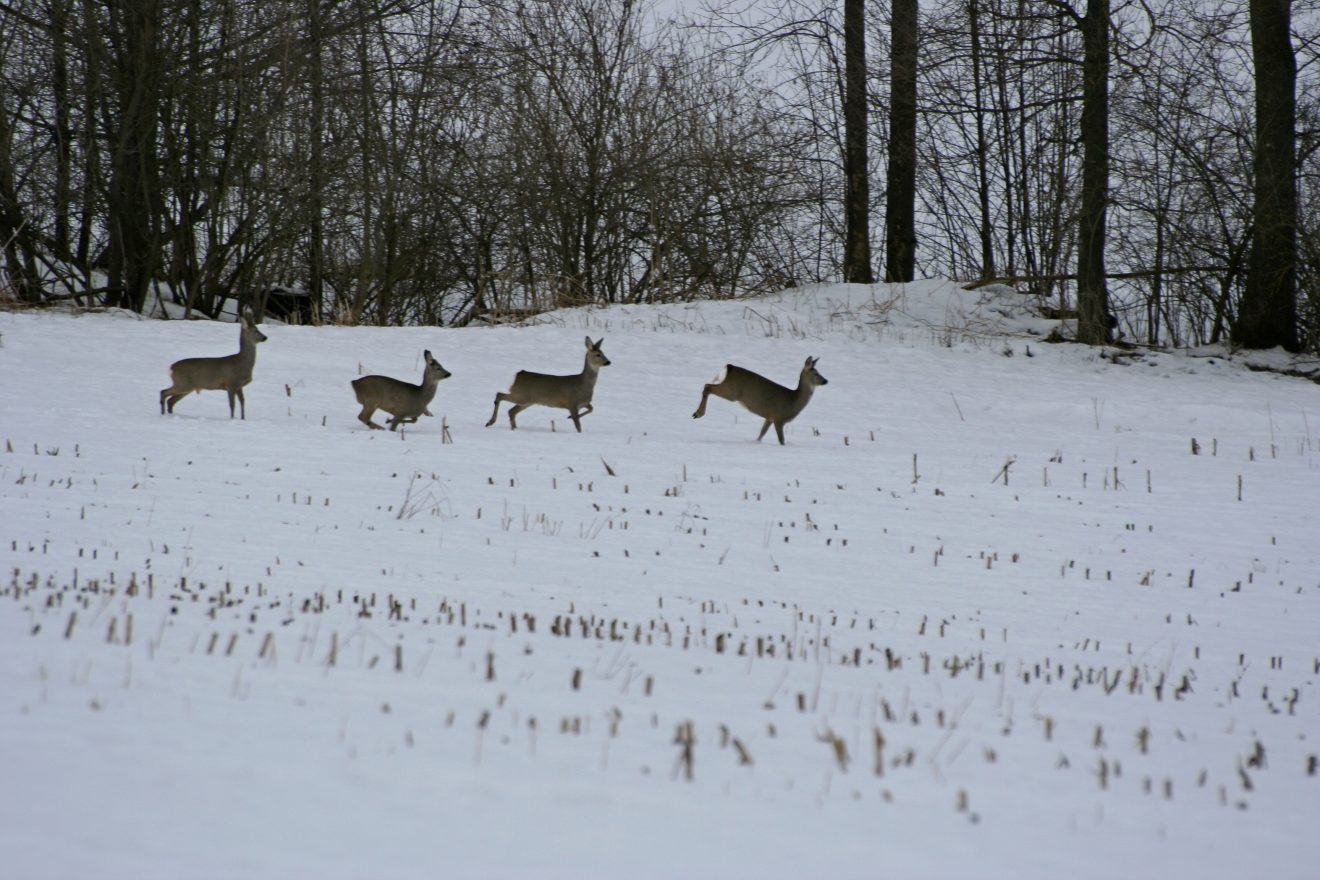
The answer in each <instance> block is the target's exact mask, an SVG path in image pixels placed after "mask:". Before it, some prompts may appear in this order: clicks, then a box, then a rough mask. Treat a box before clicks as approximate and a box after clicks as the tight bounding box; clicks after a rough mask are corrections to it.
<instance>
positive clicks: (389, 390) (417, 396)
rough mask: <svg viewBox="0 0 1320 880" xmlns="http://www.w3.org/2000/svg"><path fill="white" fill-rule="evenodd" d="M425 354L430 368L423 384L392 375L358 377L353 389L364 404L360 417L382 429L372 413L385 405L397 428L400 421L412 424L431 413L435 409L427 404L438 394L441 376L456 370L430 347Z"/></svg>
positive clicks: (368, 423) (378, 429)
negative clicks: (435, 355) (445, 364)
mask: <svg viewBox="0 0 1320 880" xmlns="http://www.w3.org/2000/svg"><path fill="white" fill-rule="evenodd" d="M422 357H424V358H426V368H425V371H424V372H423V373H422V384H420V385H413V384H411V383H409V382H401V381H399V380H398V379H391V378H390V377H389V376H363V377H362V378H360V379H354V380H353V393H354V394H356V395H357V400H358V403H360V404H362V412H360V413H358V421H360V422H361V423H362V424H364V425H366V426H367V427H368V428H371V429H372V430H373V431H382V430H384V429H383V428H382V427H381V426H380V425H378V424H376V423H375V422H373V421H372V420H371V415H372V413H374V412H375V411H376V410H378V409H383V410H385V412H387V413H389V414H390V415H391V416H392V418H391V419H389V421H388V424H389V426H390V430H391V431H393V430H396V429H397V428H398V427H399V425H407V424H411V423H412V422H415V421H417V419H418V418H420V417H421V416H429V415H430V414H431V413H430V411H429V410H428V409H427V408H426V405H427V404H429V403H430V402H431V400H432V398H434V397H435V387H436V386H437V385H439V384H440V380H441V379H448V378H449V377H450V376H452V375H453V373H450V372H449V371H448V370H446V369H445V368H444V367H442V366H440V362H439V361H438V360H436V359H435V358H433V357H431V353H430V352H429V351H424V352H422Z"/></svg>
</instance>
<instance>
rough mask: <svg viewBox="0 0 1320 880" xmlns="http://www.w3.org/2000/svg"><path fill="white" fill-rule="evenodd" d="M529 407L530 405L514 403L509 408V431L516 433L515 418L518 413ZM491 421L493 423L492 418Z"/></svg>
mask: <svg viewBox="0 0 1320 880" xmlns="http://www.w3.org/2000/svg"><path fill="white" fill-rule="evenodd" d="M529 406H531V404H530V403H516V404H514V405H513V406H511V407H509V430H511V431H516V430H517V429H518V422H517V420H516V418H515V417H516V416H517V415H518V413H520V412H522V411H523V410H525V409H527V407H529ZM492 421H494V419H493V418H492Z"/></svg>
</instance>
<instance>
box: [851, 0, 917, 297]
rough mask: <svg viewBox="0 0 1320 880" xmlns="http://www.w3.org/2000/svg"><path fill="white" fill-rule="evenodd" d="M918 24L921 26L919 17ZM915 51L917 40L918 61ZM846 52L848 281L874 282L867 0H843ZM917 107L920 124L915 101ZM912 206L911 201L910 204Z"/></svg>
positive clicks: (914, 117) (914, 109) (906, 0)
mask: <svg viewBox="0 0 1320 880" xmlns="http://www.w3.org/2000/svg"><path fill="white" fill-rule="evenodd" d="M904 2H910V0H904ZM913 5H914V7H915V3H913ZM913 26H914V29H915V21H914V22H913ZM895 27H896V28H897V25H896V26H895ZM915 52H916V46H915V42H914V44H913V60H914V62H915ZM843 54H844V89H843V129H844V135H843V141H844V147H843V214H844V243H843V280H844V281H851V282H854V283H857V284H870V283H871V282H873V281H874V280H875V276H874V274H873V273H872V271H871V221H870V217H871V187H870V173H871V169H870V163H869V161H868V159H867V150H866V125H867V96H866V3H865V0H844V2H843ZM912 111H913V124H914V125H915V119H916V116H915V112H916V108H915V104H914V106H913V108H912ZM891 149H892V148H891ZM891 161H892V160H891ZM910 205H911V202H910V201H909V209H910ZM890 210H891V212H892V211H893V206H892V205H891V206H890ZM886 226H888V223H887V224H886Z"/></svg>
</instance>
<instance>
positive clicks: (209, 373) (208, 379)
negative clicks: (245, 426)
mask: <svg viewBox="0 0 1320 880" xmlns="http://www.w3.org/2000/svg"><path fill="white" fill-rule="evenodd" d="M239 325H240V326H239V332H238V353H237V354H231V355H227V356H225V357H209V358H184V359H183V360H181V361H175V362H174V363H173V364H171V365H170V380H171V381H172V382H173V383H174V384H172V385H170V387H169V388H162V389H161V392H160V412H161V415H164V414H165V413H166V412H167V411H168V412H171V413H173V412H174V404H176V403H178V402H179V401H180V400H182V399H183V398H185V397H187V396H188V395H189V394H192V393H193V392H194V391H220V390H224V391H227V392H229V417H230V418H231V419H232V418H233V417H234V398H235V397H237V398H238V405H239V412H240V413H241V416H240V417H241V418H243V419H244V420H246V419H247V402H246V401H244V400H243V386H244V385H246V384H248V383H249V382H251V381H252V367H253V366H254V365H255V364H256V362H257V343H258V342H265V341H266V334H264V333H262V332H261V331H260V330H258V329H257V324H256V321H255V320H253V317H252V313H251V312H250V311H248V310H247V309H244V310H243V314H242V315H241V316H240V318H239Z"/></svg>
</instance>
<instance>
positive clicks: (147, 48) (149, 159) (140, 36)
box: [106, 0, 163, 312]
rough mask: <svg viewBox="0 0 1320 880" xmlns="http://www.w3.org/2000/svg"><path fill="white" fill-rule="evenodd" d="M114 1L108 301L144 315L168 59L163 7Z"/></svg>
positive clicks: (156, 242) (156, 255)
mask: <svg viewBox="0 0 1320 880" xmlns="http://www.w3.org/2000/svg"><path fill="white" fill-rule="evenodd" d="M111 6H112V8H111V18H110V21H111V24H110V27H111V33H110V37H111V41H110V42H111V46H112V47H113V51H114V56H113V63H112V75H113V77H114V87H115V92H116V99H117V103H118V106H117V108H116V110H117V117H118V118H117V120H116V121H117V123H118V125H117V127H116V129H115V130H114V132H113V135H112V140H111V144H110V150H111V153H110V167H111V172H110V174H111V177H110V191H109V198H108V199H107V204H106V227H107V232H108V239H109V257H110V266H109V279H108V285H107V286H108V287H109V288H110V294H109V296H108V297H107V305H110V306H118V307H120V308H125V309H131V310H132V311H135V312H140V311H142V309H143V307H144V306H145V305H146V300H147V293H148V291H149V289H150V287H151V282H152V279H153V278H154V276H155V273H156V268H157V266H159V265H160V237H161V236H160V210H159V207H160V206H159V201H160V180H159V168H158V166H157V152H156V148H157V144H156V134H157V126H158V121H159V111H160V94H159V88H158V86H159V82H160V75H161V66H162V64H163V59H162V58H161V54H162V52H161V46H160V39H159V33H160V5H159V3H158V2H157V0H124V2H117V3H114V4H112V5H111ZM121 41H122V42H121Z"/></svg>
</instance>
